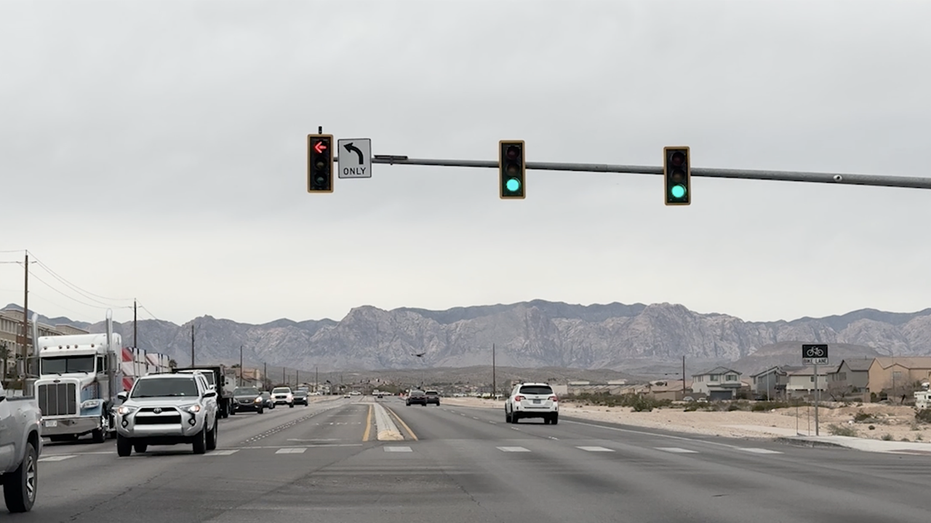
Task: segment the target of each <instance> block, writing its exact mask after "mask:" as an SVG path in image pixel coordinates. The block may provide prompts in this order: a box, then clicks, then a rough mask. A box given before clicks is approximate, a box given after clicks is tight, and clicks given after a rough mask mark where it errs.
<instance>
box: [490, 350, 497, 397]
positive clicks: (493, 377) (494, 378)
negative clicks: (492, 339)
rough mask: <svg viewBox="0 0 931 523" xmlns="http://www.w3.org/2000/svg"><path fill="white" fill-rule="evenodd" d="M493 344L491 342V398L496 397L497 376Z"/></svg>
mask: <svg viewBox="0 0 931 523" xmlns="http://www.w3.org/2000/svg"><path fill="white" fill-rule="evenodd" d="M495 371H496V369H495V344H494V343H492V344H491V399H495V398H497V397H498V377H497V376H496V375H495Z"/></svg>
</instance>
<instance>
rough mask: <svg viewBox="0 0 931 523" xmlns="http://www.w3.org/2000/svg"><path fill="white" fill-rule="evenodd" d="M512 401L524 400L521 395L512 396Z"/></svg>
mask: <svg viewBox="0 0 931 523" xmlns="http://www.w3.org/2000/svg"><path fill="white" fill-rule="evenodd" d="M514 401H524V397H523V396H514Z"/></svg>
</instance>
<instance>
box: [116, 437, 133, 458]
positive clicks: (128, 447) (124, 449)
mask: <svg viewBox="0 0 931 523" xmlns="http://www.w3.org/2000/svg"><path fill="white" fill-rule="evenodd" d="M132 453H133V442H132V440H130V439H129V438H127V437H124V436H123V435H121V434H117V435H116V455H117V456H119V457H121V458H125V457H126V456H129V455H130V454H132Z"/></svg>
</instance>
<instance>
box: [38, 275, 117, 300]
mask: <svg viewBox="0 0 931 523" xmlns="http://www.w3.org/2000/svg"><path fill="white" fill-rule="evenodd" d="M29 274H30V275H32V277H33V278H35V279H37V280H39V281H40V282H41V283H43V284H44V285H45V286H46V287H48V288H49V289H52V290H53V291H55V292H57V293H58V294H61V295H62V296H64V297H65V298H68V299H69V300H74V301H76V302H78V303H80V304H81V305H84V306H85V307H91V308H94V309H100V310H105V309H122V308H126V307H128V306H126V305H116V306H104V307H101V306H99V305H94V304H92V303H87V302H83V301H81V300H79V299H77V298H75V297H72V296H69V295H67V294H65V293H63V292H61V291H60V290H58V289H56V288H55V287H52V286H51V285H49V283H48V282H46V281H45V280H43V279H42V278H40V277H38V276H36V273H34V272H32V271H29ZM104 305H106V304H104Z"/></svg>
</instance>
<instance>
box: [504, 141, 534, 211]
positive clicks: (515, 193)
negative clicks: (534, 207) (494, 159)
mask: <svg viewBox="0 0 931 523" xmlns="http://www.w3.org/2000/svg"><path fill="white" fill-rule="evenodd" d="M525 163H526V162H525V158H524V141H523V140H501V141H499V142H498V171H499V174H500V178H501V180H500V185H501V192H500V195H501V199H502V200H523V199H524V197H525V196H526V190H527V185H526V184H525V183H524V174H525V173H526V172H527V166H526V165H525Z"/></svg>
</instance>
